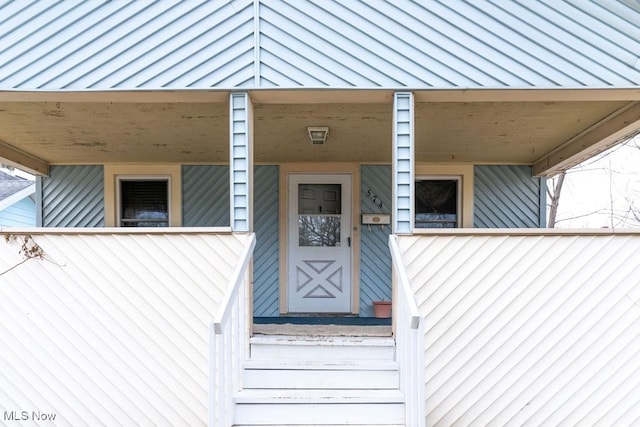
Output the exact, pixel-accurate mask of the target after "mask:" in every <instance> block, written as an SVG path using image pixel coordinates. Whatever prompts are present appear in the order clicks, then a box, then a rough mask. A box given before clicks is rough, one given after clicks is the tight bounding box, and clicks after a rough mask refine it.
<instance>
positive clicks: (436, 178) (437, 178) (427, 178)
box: [413, 175, 462, 230]
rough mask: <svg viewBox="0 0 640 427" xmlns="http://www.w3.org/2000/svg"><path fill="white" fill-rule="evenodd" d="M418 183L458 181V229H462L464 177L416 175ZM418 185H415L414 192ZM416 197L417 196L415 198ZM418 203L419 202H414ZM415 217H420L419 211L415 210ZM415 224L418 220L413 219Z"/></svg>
mask: <svg viewBox="0 0 640 427" xmlns="http://www.w3.org/2000/svg"><path fill="white" fill-rule="evenodd" d="M418 181H456V227H457V228H461V227H462V176H461V175H416V177H415V182H416V183H417V182H418ZM416 188H417V185H414V191H416V190H415V189H416ZM414 197H415V196H414ZM414 203H417V200H414ZM415 215H416V216H417V215H418V211H417V209H415ZM413 221H414V224H415V223H416V219H415V218H414V219H413ZM414 228H416V229H421V230H423V229H425V228H429V227H415V226H414Z"/></svg>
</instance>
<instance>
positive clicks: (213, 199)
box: [182, 165, 230, 227]
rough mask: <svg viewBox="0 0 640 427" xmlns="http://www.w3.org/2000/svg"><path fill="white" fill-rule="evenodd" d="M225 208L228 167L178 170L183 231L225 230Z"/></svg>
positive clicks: (194, 166)
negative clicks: (188, 228)
mask: <svg viewBox="0 0 640 427" xmlns="http://www.w3.org/2000/svg"><path fill="white" fill-rule="evenodd" d="M229 204H230V202H229V166H227V165H185V166H182V221H183V224H184V226H185V227H228V226H229V222H230V217H229Z"/></svg>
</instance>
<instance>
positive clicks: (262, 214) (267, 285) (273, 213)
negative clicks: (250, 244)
mask: <svg viewBox="0 0 640 427" xmlns="http://www.w3.org/2000/svg"><path fill="white" fill-rule="evenodd" d="M254 171H255V173H254V185H255V187H254V188H255V191H254V201H253V207H254V209H255V212H254V215H255V220H254V222H255V224H254V227H255V233H256V247H255V251H254V263H253V280H254V285H253V314H254V316H261V317H277V316H278V315H279V312H280V311H279V307H280V306H279V295H280V281H279V279H280V257H279V254H280V246H279V242H278V239H279V235H280V234H279V233H280V232H279V225H280V221H279V204H278V203H279V200H280V199H279V193H278V188H279V187H278V182H279V168H278V166H270V165H260V166H255V168H254Z"/></svg>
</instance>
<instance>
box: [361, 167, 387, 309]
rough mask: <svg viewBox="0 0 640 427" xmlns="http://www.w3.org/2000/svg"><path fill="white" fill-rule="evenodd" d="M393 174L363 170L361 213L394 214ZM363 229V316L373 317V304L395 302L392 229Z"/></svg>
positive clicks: (382, 227) (366, 227) (384, 170)
mask: <svg viewBox="0 0 640 427" xmlns="http://www.w3.org/2000/svg"><path fill="white" fill-rule="evenodd" d="M391 174H392V172H391V166H389V165H362V166H361V168H360V176H361V186H360V192H361V194H360V212H361V213H385V214H390V213H391ZM380 204H382V207H380ZM360 227H361V229H360V231H361V234H360V235H361V238H360V316H362V317H372V316H373V303H372V302H373V301H380V300H391V254H390V253H389V246H388V243H389V234H391V228H390V225H372V226H371V227H369V226H368V225H360Z"/></svg>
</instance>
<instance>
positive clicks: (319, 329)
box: [253, 323, 392, 337]
mask: <svg viewBox="0 0 640 427" xmlns="http://www.w3.org/2000/svg"><path fill="white" fill-rule="evenodd" d="M253 335H289V336H309V337H313V336H318V337H331V336H332V337H390V336H391V335H392V330H391V325H297V324H291V323H284V324H257V323H254V324H253Z"/></svg>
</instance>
